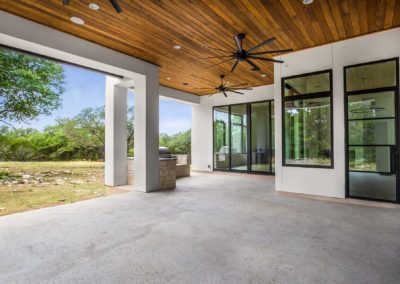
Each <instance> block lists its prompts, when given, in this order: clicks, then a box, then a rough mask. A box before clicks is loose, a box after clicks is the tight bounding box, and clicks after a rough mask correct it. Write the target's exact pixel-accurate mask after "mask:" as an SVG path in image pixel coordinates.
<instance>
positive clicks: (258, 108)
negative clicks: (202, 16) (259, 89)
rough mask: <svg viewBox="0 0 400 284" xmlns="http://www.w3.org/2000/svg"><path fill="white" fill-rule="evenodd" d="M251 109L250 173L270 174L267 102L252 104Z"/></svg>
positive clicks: (268, 109) (269, 136) (268, 111)
mask: <svg viewBox="0 0 400 284" xmlns="http://www.w3.org/2000/svg"><path fill="white" fill-rule="evenodd" d="M250 108H251V169H250V170H251V171H254V172H270V171H271V167H270V162H271V135H270V133H271V132H270V121H269V117H270V115H269V113H270V104H269V102H262V103H253V104H251V105H250Z"/></svg>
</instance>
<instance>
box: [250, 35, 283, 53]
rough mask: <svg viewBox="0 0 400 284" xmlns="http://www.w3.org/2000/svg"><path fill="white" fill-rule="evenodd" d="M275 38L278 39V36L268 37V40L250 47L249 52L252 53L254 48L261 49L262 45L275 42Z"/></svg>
mask: <svg viewBox="0 0 400 284" xmlns="http://www.w3.org/2000/svg"><path fill="white" fill-rule="evenodd" d="M274 40H276V37H271V38H269V39H267V40H266V41H263V42H262V43H260V44H259V45H256V46H253V47H252V48H250V49H249V50H248V51H247V53H251V52H252V51H253V50H256V49H259V48H260V47H263V46H264V45H266V44H268V43H270V42H273V41H274Z"/></svg>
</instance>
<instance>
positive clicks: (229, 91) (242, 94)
mask: <svg viewBox="0 0 400 284" xmlns="http://www.w3.org/2000/svg"><path fill="white" fill-rule="evenodd" d="M228 92H232V93H236V94H241V95H244V93H241V92H237V91H232V90H228Z"/></svg>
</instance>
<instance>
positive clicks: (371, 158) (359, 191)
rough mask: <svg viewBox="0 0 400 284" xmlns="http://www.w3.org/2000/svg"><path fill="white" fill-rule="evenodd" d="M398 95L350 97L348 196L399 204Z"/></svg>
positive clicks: (379, 93)
mask: <svg viewBox="0 0 400 284" xmlns="http://www.w3.org/2000/svg"><path fill="white" fill-rule="evenodd" d="M395 105H396V104H395V92H394V91H386V92H372V93H365V94H364V93H362V94H354V95H351V94H350V95H348V97H347V117H348V122H347V133H348V140H347V143H348V147H347V149H348V150H347V151H348V153H347V157H348V195H349V196H351V197H361V198H370V199H378V200H387V201H396V190H397V182H396V180H397V160H396V151H397V146H396V141H397V139H396V134H397V131H396V121H397V119H396V113H395Z"/></svg>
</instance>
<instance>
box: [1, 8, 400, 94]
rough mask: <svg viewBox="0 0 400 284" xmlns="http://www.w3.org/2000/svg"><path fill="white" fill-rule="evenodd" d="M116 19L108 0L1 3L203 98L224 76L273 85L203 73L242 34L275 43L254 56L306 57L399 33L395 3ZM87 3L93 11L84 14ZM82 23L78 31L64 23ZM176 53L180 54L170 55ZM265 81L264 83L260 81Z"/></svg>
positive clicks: (243, 68) (128, 12) (267, 69)
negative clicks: (151, 67)
mask: <svg viewBox="0 0 400 284" xmlns="http://www.w3.org/2000/svg"><path fill="white" fill-rule="evenodd" d="M118 2H119V3H120V6H121V8H122V10H123V12H122V13H120V14H118V13H116V12H115V10H114V9H113V8H112V6H111V4H110V2H109V1H108V0H71V3H70V5H69V6H63V5H62V0H31V1H28V0H13V1H9V0H0V9H1V10H4V11H7V12H10V13H12V14H15V15H18V16H21V17H24V18H27V19H30V20H33V21H35V22H38V23H41V24H44V25H46V26H50V27H52V28H55V29H57V30H60V31H63V32H67V33H70V34H73V35H75V36H78V37H80V38H84V39H87V40H90V41H92V42H95V43H98V44H100V45H103V46H106V47H109V48H112V49H114V50H117V51H120V52H123V53H126V54H129V55H132V56H134V57H137V58H141V59H143V60H146V61H148V62H151V63H154V64H157V65H160V66H161V68H160V83H161V85H164V86H168V87H172V88H175V89H178V90H183V91H187V92H190V93H194V94H198V95H202V94H205V93H207V92H202V91H200V90H197V89H196V88H205V87H209V86H217V85H218V83H219V75H220V74H227V75H228V80H229V83H230V84H231V85H236V84H241V83H248V84H249V85H250V86H260V85H266V84H272V83H273V64H272V63H269V62H260V63H258V62H259V61H257V64H258V65H259V66H260V67H261V69H262V70H261V71H252V70H251V68H250V67H249V66H248V65H247V64H245V63H240V64H239V66H238V68H237V69H236V71H235V72H234V73H230V69H231V67H232V65H233V62H232V61H231V62H229V63H224V64H220V65H217V66H215V67H210V66H211V65H213V64H216V63H218V62H220V61H221V59H218V58H217V59H216V58H207V59H202V58H205V57H212V56H219V55H224V54H223V53H221V52H219V51H216V50H212V49H209V48H206V47H204V46H209V47H212V48H218V49H224V50H229V51H232V52H233V51H235V44H234V41H233V36H234V35H236V34H238V33H241V32H242V33H246V39H245V41H244V48H249V47H251V46H254V45H256V44H258V43H260V42H262V41H263V40H265V39H267V38H270V37H272V36H276V37H277V40H276V41H274V42H273V43H271V44H270V45H267V46H266V47H263V48H262V49H260V50H259V51H264V50H271V49H283V48H293V49H294V50H300V49H305V48H309V47H313V46H317V45H322V44H326V43H330V42H334V41H338V40H343V39H347V38H351V37H355V36H359V35H363V34H368V33H372V32H377V31H380V30H385V29H390V28H393V27H397V26H400V0H386V1H385V0H315V1H314V2H313V3H312V4H309V5H304V4H303V3H302V0H172V1H167V0H152V1H150V0H142V1H140V0H119V1H118ZM89 3H96V4H98V5H100V7H101V8H100V10H98V11H94V10H91V9H89V8H88V4H89ZM71 16H77V17H80V18H82V19H84V20H85V24H84V25H83V26H79V25H76V24H73V23H71V21H70V17H71ZM174 45H180V46H181V49H179V50H177V49H174V48H173V46H174ZM262 74H264V75H266V76H265V77H263V76H261V75H262Z"/></svg>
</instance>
